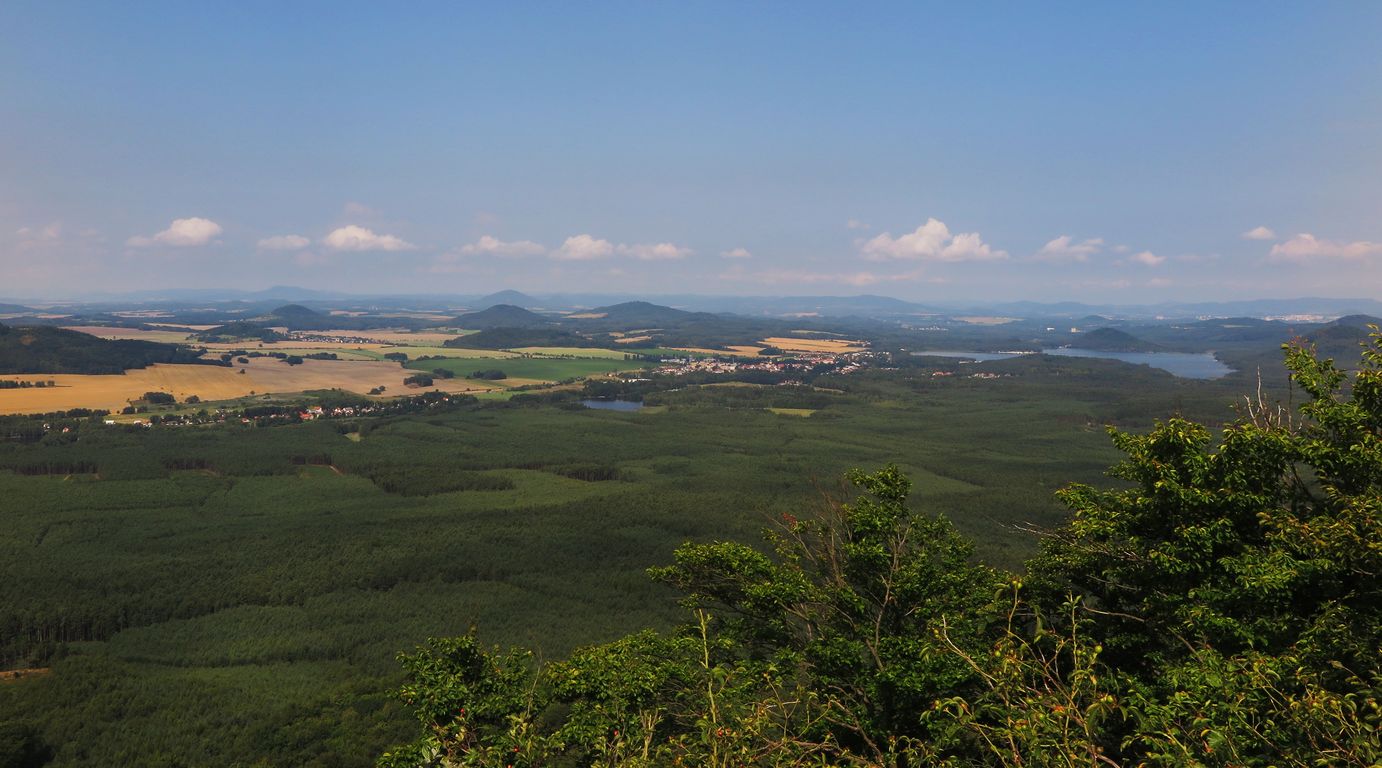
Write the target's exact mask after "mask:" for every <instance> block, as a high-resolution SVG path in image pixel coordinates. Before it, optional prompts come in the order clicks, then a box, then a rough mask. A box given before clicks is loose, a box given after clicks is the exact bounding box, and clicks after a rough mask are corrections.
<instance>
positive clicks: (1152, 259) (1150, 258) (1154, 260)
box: [1128, 251, 1166, 267]
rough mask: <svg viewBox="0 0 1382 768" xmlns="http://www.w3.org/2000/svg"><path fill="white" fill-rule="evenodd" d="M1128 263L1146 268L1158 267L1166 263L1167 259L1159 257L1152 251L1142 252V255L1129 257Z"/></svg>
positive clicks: (1135, 254)
mask: <svg viewBox="0 0 1382 768" xmlns="http://www.w3.org/2000/svg"><path fill="white" fill-rule="evenodd" d="M1128 261H1131V262H1134V263H1137V264H1141V265H1143V266H1146V267H1156V266H1160V265H1161V264H1162V263H1163V262H1165V261H1166V257H1165V256H1158V255H1156V254H1155V253H1152V252H1151V251H1142V252H1140V253H1134V254H1133V255H1131V256H1129V257H1128Z"/></svg>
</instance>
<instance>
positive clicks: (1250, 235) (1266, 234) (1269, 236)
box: [1239, 227, 1276, 240]
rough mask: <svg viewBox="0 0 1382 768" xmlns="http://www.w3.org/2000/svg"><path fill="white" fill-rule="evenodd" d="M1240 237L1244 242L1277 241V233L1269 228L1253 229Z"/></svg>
mask: <svg viewBox="0 0 1382 768" xmlns="http://www.w3.org/2000/svg"><path fill="white" fill-rule="evenodd" d="M1239 237H1241V238H1243V239H1244V240H1275V239H1276V233H1275V232H1273V231H1272V230H1271V229H1269V228H1267V227H1253V228H1252V229H1250V230H1248V231H1247V232H1244V233H1243V234H1241V235H1239Z"/></svg>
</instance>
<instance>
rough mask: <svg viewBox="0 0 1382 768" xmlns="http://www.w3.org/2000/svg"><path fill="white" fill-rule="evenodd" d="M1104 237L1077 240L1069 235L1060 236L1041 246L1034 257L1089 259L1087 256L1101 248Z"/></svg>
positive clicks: (1083, 260) (1062, 259)
mask: <svg viewBox="0 0 1382 768" xmlns="http://www.w3.org/2000/svg"><path fill="white" fill-rule="evenodd" d="M1103 247H1104V239H1103V238H1101V237H1090V238H1086V239H1084V240H1081V241H1079V242H1075V238H1073V237H1071V236H1070V235H1061V236H1060V237H1058V238H1056V239H1054V240H1052V241H1050V242H1048V243H1047V244H1046V245H1043V246H1041V250H1039V251H1037V252H1036V258H1037V259H1040V260H1041V261H1078V262H1086V261H1089V257H1090V256H1093V255H1094V254H1096V253H1098V252H1099V251H1101V250H1103Z"/></svg>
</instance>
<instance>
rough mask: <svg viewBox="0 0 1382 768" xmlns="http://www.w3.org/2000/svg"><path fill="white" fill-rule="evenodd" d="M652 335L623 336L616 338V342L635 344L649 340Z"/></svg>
mask: <svg viewBox="0 0 1382 768" xmlns="http://www.w3.org/2000/svg"><path fill="white" fill-rule="evenodd" d="M652 338H653V337H652V336H622V337H620V338H617V339H615V340H614V343H615V344H634V343H636V342H640V341H648V340H650V339H652Z"/></svg>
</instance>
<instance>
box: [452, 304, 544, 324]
mask: <svg viewBox="0 0 1382 768" xmlns="http://www.w3.org/2000/svg"><path fill="white" fill-rule="evenodd" d="M455 323H456V324H457V325H459V326H460V327H462V328H476V329H486V328H543V327H549V326H551V325H552V321H551V320H548V319H547V318H545V317H543V316H542V315H539V314H538V313H536V312H529V311H528V310H526V309H524V308H522V307H518V306H514V305H512V304H495V305H493V306H491V307H488V308H486V309H482V310H480V311H479V312H468V313H466V314H464V315H461V316H459V317H457V318H456V320H455Z"/></svg>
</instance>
